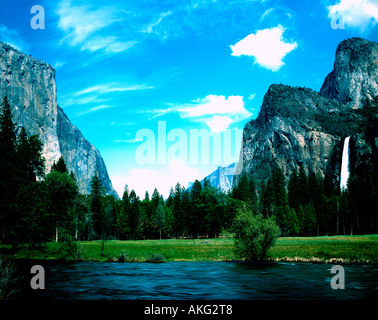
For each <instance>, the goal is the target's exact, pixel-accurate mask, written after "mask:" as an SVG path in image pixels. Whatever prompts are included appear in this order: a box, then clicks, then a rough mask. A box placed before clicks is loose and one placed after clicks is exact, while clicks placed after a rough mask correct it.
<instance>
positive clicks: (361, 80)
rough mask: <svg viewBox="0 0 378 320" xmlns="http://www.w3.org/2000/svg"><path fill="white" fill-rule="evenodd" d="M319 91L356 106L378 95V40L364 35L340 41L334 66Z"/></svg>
mask: <svg viewBox="0 0 378 320" xmlns="http://www.w3.org/2000/svg"><path fill="white" fill-rule="evenodd" d="M320 94H321V95H322V96H324V97H328V98H330V99H336V100H338V101H339V102H341V103H343V104H347V106H348V107H350V108H353V109H358V108H361V107H362V106H363V105H364V104H365V103H366V100H374V98H375V97H376V96H377V95H378V43H376V42H373V41H368V40H365V39H362V38H350V39H347V40H344V41H342V42H340V44H339V45H338V47H337V50H336V55H335V63H334V67H333V70H332V71H331V72H330V73H329V74H328V76H327V77H326V79H325V81H324V83H323V85H322V87H321V89H320Z"/></svg>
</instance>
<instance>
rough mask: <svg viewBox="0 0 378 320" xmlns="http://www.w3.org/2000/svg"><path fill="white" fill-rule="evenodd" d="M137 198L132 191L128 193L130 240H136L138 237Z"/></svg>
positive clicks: (138, 212) (138, 213)
mask: <svg viewBox="0 0 378 320" xmlns="http://www.w3.org/2000/svg"><path fill="white" fill-rule="evenodd" d="M139 215H140V210H139V197H138V196H137V195H136V193H135V191H134V190H131V192H130V215H129V227H130V234H131V239H133V240H136V239H138V237H139Z"/></svg>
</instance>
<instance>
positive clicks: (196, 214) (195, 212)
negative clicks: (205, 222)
mask: <svg viewBox="0 0 378 320" xmlns="http://www.w3.org/2000/svg"><path fill="white" fill-rule="evenodd" d="M201 192H202V185H201V182H199V181H198V180H195V181H194V183H193V186H192V189H191V191H190V203H191V205H190V207H191V208H190V216H189V224H190V227H191V234H192V236H193V237H194V236H196V237H197V239H198V238H199V234H200V229H201V224H202V210H201V204H202V197H201Z"/></svg>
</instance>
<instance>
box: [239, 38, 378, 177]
mask: <svg viewBox="0 0 378 320" xmlns="http://www.w3.org/2000/svg"><path fill="white" fill-rule="evenodd" d="M359 47H361V52H360V50H359ZM377 47H378V44H377V43H374V42H369V41H366V40H363V39H360V38H353V39H348V40H345V41H343V42H342V43H340V45H339V46H338V49H337V53H336V61H335V67H334V70H333V71H332V72H331V73H330V74H329V75H328V76H327V78H326V79H325V81H324V84H323V86H322V88H321V90H320V93H317V92H315V91H313V90H311V89H307V88H301V87H290V86H285V85H271V86H270V87H269V90H268V92H267V93H266V94H265V96H264V100H263V104H262V106H261V110H260V113H259V115H258V116H257V118H256V119H255V120H251V121H250V122H248V123H247V124H246V125H245V127H244V131H243V144H242V151H241V155H240V160H239V162H238V168H237V170H236V172H246V173H248V174H253V175H254V177H255V179H256V180H257V181H258V182H260V181H262V180H266V179H267V178H268V177H269V175H270V172H271V169H272V167H273V166H274V165H275V164H278V166H279V167H280V168H281V169H282V171H283V173H284V175H285V177H286V179H289V177H290V175H291V173H292V171H293V170H294V169H299V167H300V165H303V167H304V169H305V171H307V173H309V172H315V173H317V174H319V175H321V176H323V177H324V175H325V174H327V173H328V174H330V175H331V176H332V177H333V180H334V182H335V183H338V182H339V176H340V166H341V155H342V147H343V139H344V138H345V136H352V135H356V133H357V132H358V131H359V128H358V125H359V122H360V120H361V117H362V116H361V114H362V113H360V112H359V109H360V108H361V107H362V106H363V105H364V104H365V103H366V99H369V100H372V99H374V98H375V97H376V96H377V95H378V84H377V80H378V73H377V70H378V69H377V66H378V57H377ZM237 181H238V176H237V175H236V176H235V180H234V183H235V182H237Z"/></svg>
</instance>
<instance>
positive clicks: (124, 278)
mask: <svg viewBox="0 0 378 320" xmlns="http://www.w3.org/2000/svg"><path fill="white" fill-rule="evenodd" d="M42 265H43V263H42ZM331 267H332V265H322V264H294V263H270V264H263V265H248V264H244V263H234V262H232V263H230V262H167V263H161V264H154V263H111V262H109V263H99V262H78V263H72V264H59V265H48V266H45V271H46V289H45V290H37V291H38V292H39V293H38V298H48V299H73V300H81V299H85V300H94V299H95V300H97V299H118V300H119V299H154V300H159V299H165V300H171V299H179V300H206V299H214V300H215V299H222V300H223V299H226V300H230V299H237V300H246V299H259V300H261V299H263V300H271V299H322V300H325V299H326V300H328V299H343V300H344V299H376V298H377V297H378V270H377V268H376V267H375V266H371V265H369V266H361V265H351V266H344V268H345V289H344V290H333V289H332V288H331V286H330V281H331V278H332V277H333V276H334V274H331V273H330V268H331Z"/></svg>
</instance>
